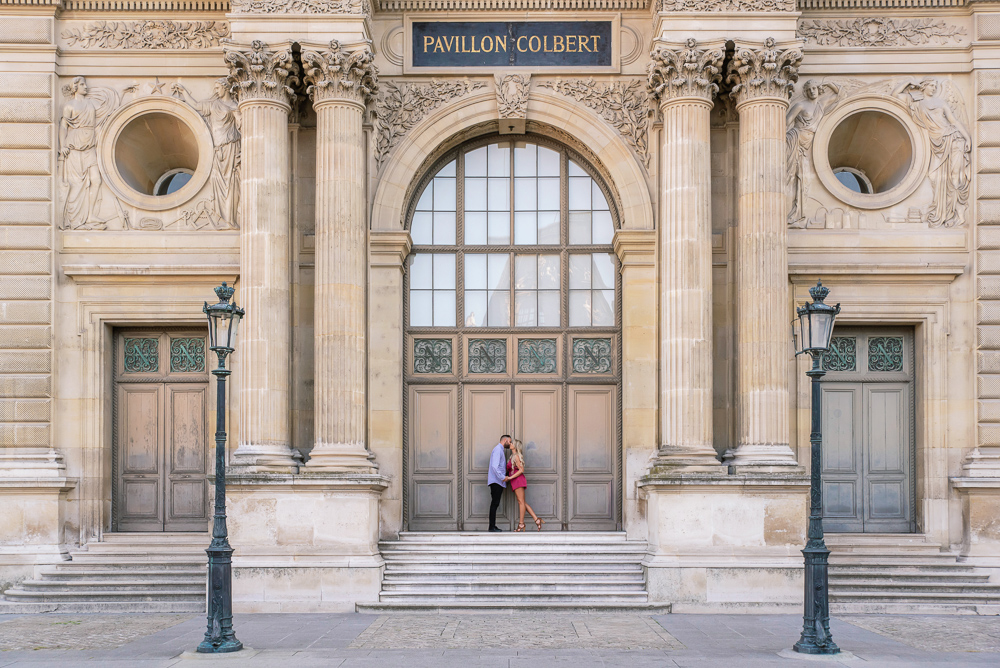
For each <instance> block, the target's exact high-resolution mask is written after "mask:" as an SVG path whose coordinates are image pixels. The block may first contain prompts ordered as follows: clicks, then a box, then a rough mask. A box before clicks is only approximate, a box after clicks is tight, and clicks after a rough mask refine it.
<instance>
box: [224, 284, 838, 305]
mask: <svg viewBox="0 0 1000 668" xmlns="http://www.w3.org/2000/svg"><path fill="white" fill-rule="evenodd" d="M223 285H225V283H223ZM828 294H830V288H824V287H823V281H822V280H817V281H816V285H815V286H814V287H811V288H809V296H811V297H812V298H813V301H814V302H817V303H819V304H822V303H823V300H824V299H826V296H827V295H828Z"/></svg>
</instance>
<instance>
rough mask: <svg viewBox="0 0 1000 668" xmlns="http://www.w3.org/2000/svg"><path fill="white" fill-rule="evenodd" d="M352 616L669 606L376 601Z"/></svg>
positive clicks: (659, 608) (665, 607)
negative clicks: (395, 613)
mask: <svg viewBox="0 0 1000 668" xmlns="http://www.w3.org/2000/svg"><path fill="white" fill-rule="evenodd" d="M355 610H356V612H359V613H367V614H381V613H392V612H398V613H404V612H434V613H463V612H474V613H492V614H510V615H513V614H523V613H526V612H566V613H570V612H571V613H576V614H588V613H631V612H644V613H647V614H668V613H670V604H669V603H648V602H633V601H627V602H591V603H581V602H559V601H552V602H538V601H516V600H514V601H503V602H499V603H492V602H481V601H475V602H471V601H470V602H455V601H437V600H429V601H419V602H416V601H415V602H406V601H380V602H378V603H358V604H356V605H355Z"/></svg>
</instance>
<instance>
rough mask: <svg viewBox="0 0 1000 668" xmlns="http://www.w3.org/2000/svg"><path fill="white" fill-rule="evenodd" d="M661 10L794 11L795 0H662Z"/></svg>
mask: <svg viewBox="0 0 1000 668" xmlns="http://www.w3.org/2000/svg"><path fill="white" fill-rule="evenodd" d="M660 11H661V12H794V11H795V0H660Z"/></svg>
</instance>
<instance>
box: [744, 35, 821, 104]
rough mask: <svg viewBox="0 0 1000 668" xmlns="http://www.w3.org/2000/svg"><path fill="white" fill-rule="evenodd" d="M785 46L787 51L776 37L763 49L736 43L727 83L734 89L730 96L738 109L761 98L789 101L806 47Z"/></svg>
mask: <svg viewBox="0 0 1000 668" xmlns="http://www.w3.org/2000/svg"><path fill="white" fill-rule="evenodd" d="M782 46H783V47H787V48H782V47H779V46H778V45H777V44H776V43H775V41H774V38H773V37H768V38H767V39H766V40H764V44H763V46H761V45H760V44H759V43H758V44H750V43H745V42H736V50H735V51H734V52H733V59H732V60H731V61H730V62H729V70H728V72H727V73H726V74H727V76H726V81H727V82H728V83H730V84H732V86H733V90H732V92H731V93H730V95H732V96H733V98H734V99H735V100H736V104H737V106H739V105H741V104H743V103H744V102H747V101H749V100H754V99H757V98H768V97H769V98H780V99H782V100H786V101H787V100H788V96H789V94H790V93H791V90H792V84H794V83H795V82H796V81H797V80H798V78H799V63H800V62H801V61H802V48H801V43H795V44H794V45H782Z"/></svg>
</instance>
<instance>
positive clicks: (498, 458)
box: [486, 434, 511, 531]
mask: <svg viewBox="0 0 1000 668" xmlns="http://www.w3.org/2000/svg"><path fill="white" fill-rule="evenodd" d="M510 444H511V438H510V434H504V435H503V436H501V437H500V442H499V443H497V444H496V447H494V448H493V452H492V453H491V454H490V470H489V471H488V472H487V473H486V484H488V485H489V486H490V531H500V527H498V526H497V508H499V507H500V498H501V497H502V496H503V490H504V488H505V487H506V486H507V456H506V454H505V453H504V450H505V449H506V448H509V447H510Z"/></svg>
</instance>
